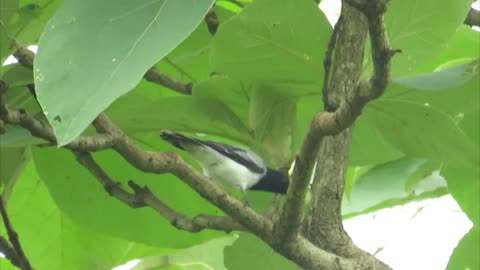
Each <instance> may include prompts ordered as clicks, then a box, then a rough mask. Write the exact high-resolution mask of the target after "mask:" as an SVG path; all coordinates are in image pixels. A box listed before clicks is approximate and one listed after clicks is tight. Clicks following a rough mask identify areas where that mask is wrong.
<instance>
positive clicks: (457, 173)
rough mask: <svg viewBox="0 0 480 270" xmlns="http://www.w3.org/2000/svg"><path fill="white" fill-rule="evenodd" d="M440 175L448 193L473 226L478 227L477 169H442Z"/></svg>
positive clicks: (479, 181)
mask: <svg viewBox="0 0 480 270" xmlns="http://www.w3.org/2000/svg"><path fill="white" fill-rule="evenodd" d="M442 175H443V176H445V179H446V180H447V182H448V191H449V192H450V194H452V196H453V198H455V200H456V201H457V202H458V204H459V205H460V207H461V208H462V210H463V212H465V214H466V215H467V216H468V218H470V220H471V221H472V222H473V224H475V226H477V227H478V226H480V202H479V200H478V191H479V190H480V168H479V167H452V166H446V167H445V168H443V169H442Z"/></svg>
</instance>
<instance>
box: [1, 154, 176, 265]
mask: <svg viewBox="0 0 480 270" xmlns="http://www.w3.org/2000/svg"><path fill="white" fill-rule="evenodd" d="M2 166H3V164H2ZM73 193H75V192H74V190H71V191H69V192H68V194H73ZM58 206H60V204H58V203H56V202H55V201H53V200H52V198H51V197H50V195H49V193H48V191H47V189H46V187H45V185H44V183H43V182H42V181H40V178H39V176H38V175H37V172H36V169H35V166H34V165H33V163H32V162H30V163H29V165H28V166H27V168H26V169H25V171H24V172H23V174H22V176H21V177H20V179H19V180H18V183H17V184H16V186H15V189H14V190H13V193H12V194H11V196H10V199H9V204H8V212H9V216H10V218H11V221H12V223H13V224H14V227H15V229H16V231H17V233H18V234H19V235H20V241H21V243H22V247H23V248H24V250H25V253H26V254H27V256H28V258H29V260H30V262H31V263H32V265H35V269H49V270H57V269H58V270H60V269H62V270H63V269H70V270H84V269H92V270H97V269H98V270H105V269H111V268H113V267H114V266H116V265H119V264H122V263H125V262H126V261H129V260H132V259H134V258H138V257H144V256H150V255H153V254H159V253H166V252H170V251H169V250H165V249H162V248H156V247H149V246H146V245H142V244H138V243H135V242H132V241H129V240H126V239H122V238H115V237H112V236H109V235H106V234H102V233H100V232H99V231H98V230H96V229H95V228H94V229H93V230H91V229H87V228H85V227H82V226H79V225H77V224H75V223H73V222H72V220H71V219H70V218H68V217H67V216H66V215H65V214H63V213H62V212H61V211H60V209H59V208H58ZM0 228H1V229H0V233H1V234H2V235H4V234H5V231H4V230H5V229H4V226H1V227H0ZM0 269H2V270H9V269H17V268H14V267H12V266H11V265H9V263H8V261H7V260H5V259H0Z"/></svg>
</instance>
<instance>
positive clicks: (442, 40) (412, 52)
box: [366, 0, 472, 78]
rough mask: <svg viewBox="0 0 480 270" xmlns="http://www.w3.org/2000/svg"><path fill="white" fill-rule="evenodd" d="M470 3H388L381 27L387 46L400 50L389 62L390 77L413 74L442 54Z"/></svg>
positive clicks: (457, 0) (434, 0) (410, 0)
mask: <svg viewBox="0 0 480 270" xmlns="http://www.w3.org/2000/svg"><path fill="white" fill-rule="evenodd" d="M471 3H472V1H470V0H449V1H442V4H441V5H438V1H437V0H423V1H417V0H404V1H392V2H391V3H390V5H389V6H388V9H387V13H386V15H385V24H386V26H387V32H388V35H389V37H390V43H391V46H392V47H393V48H395V49H401V50H402V53H401V54H398V55H396V56H395V57H394V58H393V60H392V76H393V77H394V78H396V77H398V76H402V75H406V74H413V73H415V71H416V69H417V68H418V67H419V66H421V65H422V64H424V63H425V62H427V61H429V60H430V59H432V58H433V57H434V56H435V55H437V54H438V53H439V52H441V51H442V50H444V49H445V48H446V47H447V46H448V41H449V40H450V39H451V38H452V36H454V35H455V33H456V31H457V29H458V28H459V27H460V26H461V25H462V24H463V21H464V20H465V14H467V12H468V10H470V5H471ZM439 14H442V16H439ZM366 55H370V53H368V54H366Z"/></svg>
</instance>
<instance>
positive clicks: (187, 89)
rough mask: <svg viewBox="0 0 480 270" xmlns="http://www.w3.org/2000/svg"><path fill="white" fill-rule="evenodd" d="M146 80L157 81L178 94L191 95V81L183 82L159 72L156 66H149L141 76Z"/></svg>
mask: <svg viewBox="0 0 480 270" xmlns="http://www.w3.org/2000/svg"><path fill="white" fill-rule="evenodd" d="M143 77H144V78H145V79H146V80H147V81H149V82H154V83H157V84H159V85H161V86H164V87H167V88H170V89H171V90H174V91H176V92H178V93H180V94H184V95H191V94H192V88H193V83H184V82H181V81H179V80H177V79H175V78H173V77H170V76H168V75H166V74H164V73H161V72H159V71H158V70H157V69H156V68H154V67H152V68H150V69H149V70H148V71H147V73H145V75H144V76H143Z"/></svg>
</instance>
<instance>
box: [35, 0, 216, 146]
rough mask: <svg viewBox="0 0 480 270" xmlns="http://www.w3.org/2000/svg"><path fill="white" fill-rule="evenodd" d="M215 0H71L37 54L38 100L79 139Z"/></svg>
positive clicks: (63, 130)
mask: <svg viewBox="0 0 480 270" xmlns="http://www.w3.org/2000/svg"><path fill="white" fill-rule="evenodd" d="M212 3H213V1H212V0H202V1H188V2H185V1H168V0H158V1H154V2H152V1H146V0H144V1H133V2H132V1H122V2H121V3H119V2H118V1H102V2H100V3H99V2H98V1H92V0H90V1H80V0H72V1H67V2H66V3H65V4H64V5H63V6H62V8H61V9H60V10H59V11H58V12H57V13H56V14H55V16H54V17H53V18H52V19H51V20H50V22H49V24H48V26H47V27H46V28H45V33H44V35H43V36H42V39H41V40H40V44H39V46H40V51H39V54H38V56H37V57H36V59H35V84H36V86H37V89H36V91H37V95H38V100H39V102H40V104H41V105H42V108H43V111H44V113H45V115H46V116H47V118H48V121H49V123H50V124H51V125H52V127H53V129H54V131H55V134H56V136H57V140H58V144H59V145H64V144H67V143H68V142H70V141H72V140H73V139H74V138H76V137H77V136H78V135H79V134H80V133H81V132H82V131H83V130H84V129H85V128H86V127H87V126H88V125H89V124H90V122H91V121H92V120H93V119H94V118H95V117H96V116H97V115H98V114H99V113H100V112H102V111H103V110H105V109H106V108H107V107H108V106H109V105H110V104H111V103H112V102H113V101H114V100H116V99H117V98H118V97H120V96H121V95H123V94H125V93H126V92H128V91H130V90H131V89H133V88H134V87H135V85H137V84H138V82H139V81H140V80H141V78H142V76H143V75H144V73H145V72H146V71H147V69H148V68H150V67H151V66H153V65H154V64H155V63H156V62H158V61H159V60H160V59H161V58H162V57H164V56H165V55H167V54H168V53H169V52H170V51H171V50H172V49H174V48H175V47H176V46H177V45H178V44H179V43H180V42H181V41H182V40H184V39H185V38H186V37H187V36H188V35H189V34H190V33H192V31H193V30H194V28H195V27H196V26H197V25H198V23H199V22H200V21H201V19H202V18H203V16H204V15H205V13H206V12H207V11H208V9H209V8H210V6H211V5H212ZM158 37H162V38H158ZM59 100H61V102H58V101H59ZM59 117H60V118H59ZM55 119H61V121H58V120H55Z"/></svg>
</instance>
